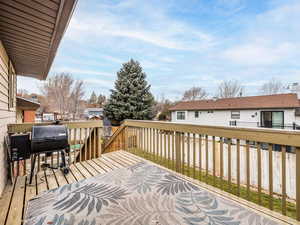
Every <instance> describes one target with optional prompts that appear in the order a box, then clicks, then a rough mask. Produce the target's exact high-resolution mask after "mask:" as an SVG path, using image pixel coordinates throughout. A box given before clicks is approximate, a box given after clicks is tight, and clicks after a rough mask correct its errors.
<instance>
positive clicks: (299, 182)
mask: <svg viewBox="0 0 300 225" xmlns="http://www.w3.org/2000/svg"><path fill="white" fill-rule="evenodd" d="M296 219H297V220H298V221H300V148H299V147H297V148H296Z"/></svg>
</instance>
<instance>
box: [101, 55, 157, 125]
mask: <svg viewBox="0 0 300 225" xmlns="http://www.w3.org/2000/svg"><path fill="white" fill-rule="evenodd" d="M153 103H154V98H153V96H152V94H151V92H150V85H148V83H147V81H146V74H145V73H144V72H143V69H142V67H141V66H140V64H139V62H138V61H135V60H133V59H131V60H130V61H129V62H127V63H124V64H123V67H122V68H121V69H120V71H119V72H118V73H117V80H116V81H115V89H114V90H111V96H110V98H109V100H108V103H107V104H106V105H105V106H104V112H105V115H106V116H107V118H108V119H110V120H112V121H116V122H118V123H119V122H121V121H122V120H124V119H136V120H148V119H152V118H153V113H152V108H153Z"/></svg>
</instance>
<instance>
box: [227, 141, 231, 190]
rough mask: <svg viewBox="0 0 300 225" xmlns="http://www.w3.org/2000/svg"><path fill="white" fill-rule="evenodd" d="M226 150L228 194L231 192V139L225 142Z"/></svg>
mask: <svg viewBox="0 0 300 225" xmlns="http://www.w3.org/2000/svg"><path fill="white" fill-rule="evenodd" d="M227 141H228V143H227V147H228V148H227V150H228V166H227V167H228V170H227V172H228V187H229V192H231V139H228V140H227Z"/></svg>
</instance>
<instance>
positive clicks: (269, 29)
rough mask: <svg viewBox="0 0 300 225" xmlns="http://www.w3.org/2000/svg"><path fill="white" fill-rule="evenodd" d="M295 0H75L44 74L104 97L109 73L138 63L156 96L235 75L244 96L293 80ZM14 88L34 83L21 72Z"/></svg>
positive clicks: (299, 57) (299, 46)
mask: <svg viewBox="0 0 300 225" xmlns="http://www.w3.org/2000/svg"><path fill="white" fill-rule="evenodd" d="M299 21H300V1H299V0H269V1H268V0H264V1H261V0H185V1H183V0H163V1H162V0H147V1H142V0H122V1H116V0H101V1H100V0H79V1H78V4H77V8H76V11H75V14H74V16H73V18H72V20H71V22H70V25H69V27H68V30H67V32H66V34H65V36H64V39H63V41H62V43H61V45H60V48H59V51H58V53H57V56H56V58H55V61H54V63H53V65H52V69H51V71H50V74H49V75H50V76H51V75H52V74H54V73H56V72H62V71H65V72H70V73H72V75H73V76H74V77H75V78H76V79H82V80H84V82H85V88H86V96H89V95H90V93H91V92H92V91H95V92H96V93H97V94H100V93H102V94H106V95H109V93H110V92H109V89H111V88H113V84H114V80H115V79H116V72H117V71H118V70H119V69H120V67H121V65H122V63H123V62H126V61H128V60H129V59H130V58H133V59H136V60H138V61H140V63H141V65H142V67H143V68H144V71H145V72H146V74H147V80H148V82H149V83H150V84H151V90H152V92H153V94H154V96H155V97H161V96H162V95H164V96H165V97H166V98H171V99H174V100H175V99H179V98H180V97H181V95H182V93H183V91H184V90H186V89H188V88H190V87H193V86H201V87H203V88H205V89H206V90H207V91H208V92H209V94H210V95H211V96H214V95H215V93H216V89H217V86H218V84H219V83H220V82H221V81H222V80H230V79H235V80H238V81H240V82H241V83H242V85H243V86H244V87H245V94H246V95H256V94H259V91H260V90H259V88H260V86H261V85H262V84H263V83H264V82H266V81H268V80H270V79H272V78H275V79H278V80H281V81H282V82H284V83H286V84H289V83H292V82H299V81H300V22H299ZM18 80H19V82H18V88H25V89H27V90H29V91H30V92H38V86H39V85H41V83H40V82H39V81H37V80H33V79H30V78H23V77H20V78H19V79H18Z"/></svg>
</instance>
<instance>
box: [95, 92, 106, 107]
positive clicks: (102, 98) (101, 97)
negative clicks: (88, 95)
mask: <svg viewBox="0 0 300 225" xmlns="http://www.w3.org/2000/svg"><path fill="white" fill-rule="evenodd" d="M105 102H106V96H105V95H102V94H99V96H98V99H97V104H99V106H100V107H103V105H104V104H105Z"/></svg>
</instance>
